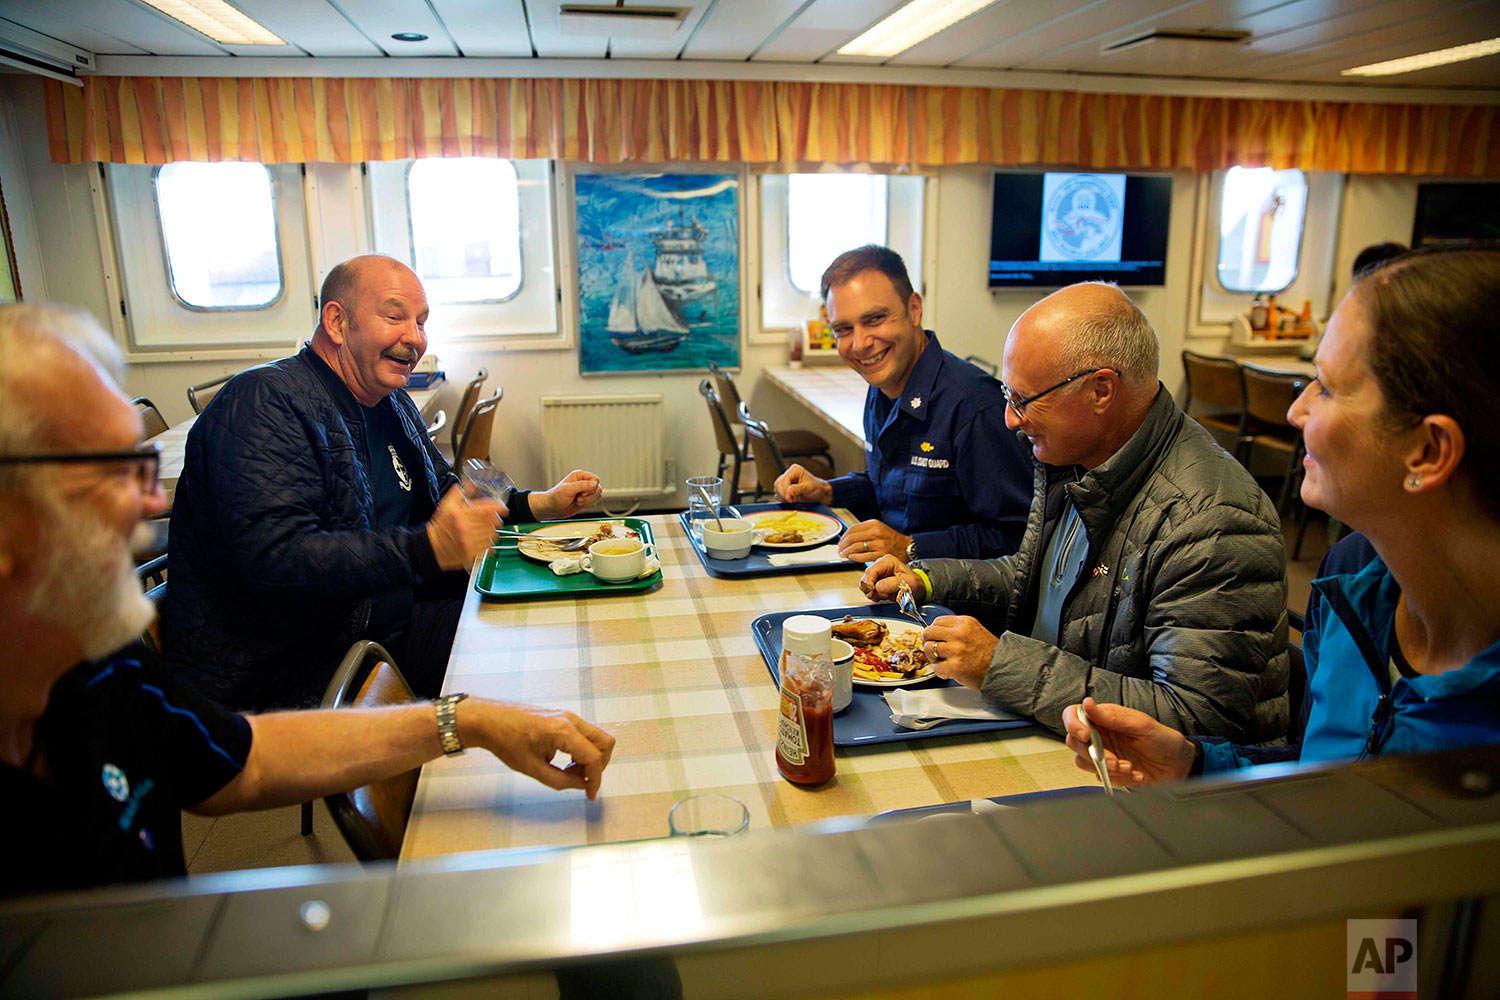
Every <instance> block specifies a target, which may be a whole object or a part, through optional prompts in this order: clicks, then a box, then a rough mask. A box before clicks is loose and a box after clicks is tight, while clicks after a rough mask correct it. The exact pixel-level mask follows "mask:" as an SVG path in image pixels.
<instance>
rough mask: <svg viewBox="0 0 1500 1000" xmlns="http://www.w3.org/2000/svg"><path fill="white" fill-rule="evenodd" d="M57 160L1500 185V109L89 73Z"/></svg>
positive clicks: (59, 89) (54, 133) (65, 99)
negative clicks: (883, 170)
mask: <svg viewBox="0 0 1500 1000" xmlns="http://www.w3.org/2000/svg"><path fill="white" fill-rule="evenodd" d="M46 105H47V107H46V111H47V127H48V135H49V138H50V141H51V153H52V159H53V161H54V162H58V163H86V162H93V161H101V162H108V163H167V162H171V161H174V160H207V161H214V160H251V161H258V162H262V163H303V162H313V161H322V162H335V163H357V162H361V161H365V160H394V159H406V158H408V157H427V156H506V157H514V158H517V159H530V158H539V157H542V158H552V159H565V160H578V161H584V162H589V163H672V162H712V163H751V164H767V163H770V164H776V163H783V164H791V163H804V164H816V163H831V164H847V163H866V164H883V165H890V166H908V167H933V166H945V165H953V164H992V165H1039V164H1057V165H1073V166H1081V167H1089V168H1133V169H1190V170H1200V171H1201V170H1213V169H1219V168H1223V167H1229V166H1234V165H1240V166H1271V167H1278V168H1288V167H1300V168H1302V169H1304V170H1333V171H1343V172H1351V173H1369V174H1425V175H1449V176H1455V177H1476V176H1495V175H1500V120H1497V117H1500V116H1497V109H1496V108H1494V107H1485V106H1469V105H1427V104H1357V103H1340V102H1331V101H1274V100H1249V99H1239V98H1223V97H1171V96H1160V95H1151V94H1102V93H1080V92H1074V91H1041V90H1013V89H986V88H978V87H937V86H906V85H883V84H851V83H803V82H778V81H754V80H581V79H566V80H521V79H493V78H484V79H468V78H465V79H363V78H361V79H330V78H308V77H276V78H264V79H261V78H256V79H236V78H210V77H204V78H181V77H86V78H85V80H84V85H83V87H82V88H81V89H80V88H77V87H67V86H63V85H62V84H60V83H56V82H52V81H48V82H47V84H46Z"/></svg>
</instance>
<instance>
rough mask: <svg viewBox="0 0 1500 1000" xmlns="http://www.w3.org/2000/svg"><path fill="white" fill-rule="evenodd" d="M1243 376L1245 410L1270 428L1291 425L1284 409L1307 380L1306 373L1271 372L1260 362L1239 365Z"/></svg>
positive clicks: (1287, 408) (1288, 407) (1299, 392)
mask: <svg viewBox="0 0 1500 1000" xmlns="http://www.w3.org/2000/svg"><path fill="white" fill-rule="evenodd" d="M1241 371H1242V373H1243V375H1244V379H1245V412H1246V413H1248V414H1249V415H1250V417H1251V419H1253V420H1258V421H1260V422H1261V423H1263V424H1269V425H1271V426H1273V427H1290V426H1291V421H1289V420H1287V417H1286V411H1287V410H1289V409H1291V406H1292V403H1293V402H1295V401H1296V399H1297V397H1298V396H1300V395H1302V390H1303V389H1305V388H1307V383H1308V382H1309V381H1310V380H1309V378H1308V376H1306V375H1295V374H1293V373H1291V372H1281V371H1274V370H1272V369H1269V368H1262V367H1260V366H1259V365H1252V364H1245V365H1243V366H1242V367H1241Z"/></svg>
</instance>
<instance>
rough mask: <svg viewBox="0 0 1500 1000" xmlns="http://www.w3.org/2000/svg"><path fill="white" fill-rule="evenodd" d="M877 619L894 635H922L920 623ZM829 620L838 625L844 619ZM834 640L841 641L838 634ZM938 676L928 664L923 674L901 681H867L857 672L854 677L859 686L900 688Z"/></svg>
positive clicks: (856, 661)
mask: <svg viewBox="0 0 1500 1000" xmlns="http://www.w3.org/2000/svg"><path fill="white" fill-rule="evenodd" d="M872 617H873V616H872ZM856 620H857V619H856ZM875 620H876V621H878V622H880V623H881V624H882V625H884V626H885V627H886V628H888V629H890V631H891V634H893V635H901V634H903V633H907V632H914V633H916V634H917V635H921V634H922V626H920V625H918V624H917V623H916V622H905V621H898V620H896V619H894V618H876V619H875ZM829 621H831V622H833V623H834V624H835V625H837V624H838V623H839V622H841V621H843V619H842V618H830V619H829ZM833 641H834V642H839V641H840V640H839V639H838V637H837V636H835V637H834V640H833ZM854 662H855V663H858V662H859V661H858V660H855V661H854ZM936 676H937V675H936V674H935V673H933V670H932V665H931V664H928V666H927V672H926V673H923V674H918V675H917V676H915V677H907V678H903V679H902V680H899V681H867V680H864V679H863V678H861V677H860V676H858V675H857V674H856V675H855V677H854V683H855V685H857V686H859V687H867V688H900V687H911V686H912V685H913V684H921V683H924V682H926V681H930V680H932V679H933V678H934V677H936Z"/></svg>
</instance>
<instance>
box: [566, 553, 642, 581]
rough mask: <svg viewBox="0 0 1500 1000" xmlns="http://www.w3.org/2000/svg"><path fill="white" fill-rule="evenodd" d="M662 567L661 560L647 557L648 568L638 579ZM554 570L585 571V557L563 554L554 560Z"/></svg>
mask: <svg viewBox="0 0 1500 1000" xmlns="http://www.w3.org/2000/svg"><path fill="white" fill-rule="evenodd" d="M659 569H661V561H660V560H658V559H657V558H656V557H655V556H647V557H646V568H645V569H643V570H641V575H640V576H638V577H636V579H637V580H644V579H645V578H646V577H648V576H650V575H652V574H653V573H655V572H656V571H657V570H659ZM552 572H553V573H555V574H557V575H558V576H572V575H573V574H574V573H582V572H583V559H582V558H581V557H579V556H563V557H562V558H561V559H554V560H552Z"/></svg>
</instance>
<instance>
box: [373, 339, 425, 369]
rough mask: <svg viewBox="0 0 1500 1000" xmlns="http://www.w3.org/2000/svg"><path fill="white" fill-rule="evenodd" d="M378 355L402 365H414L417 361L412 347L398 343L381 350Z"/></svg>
mask: <svg viewBox="0 0 1500 1000" xmlns="http://www.w3.org/2000/svg"><path fill="white" fill-rule="evenodd" d="M380 356H381V357H382V358H389V359H390V360H392V361H395V362H397V363H398V364H403V365H414V364H416V363H417V358H418V357H419V355H418V354H417V352H416V350H415V349H414V348H410V347H402V346H400V345H399V344H398V345H397V346H395V347H390V348H387V349H386V350H384V351H382V352H381V353H380Z"/></svg>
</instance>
